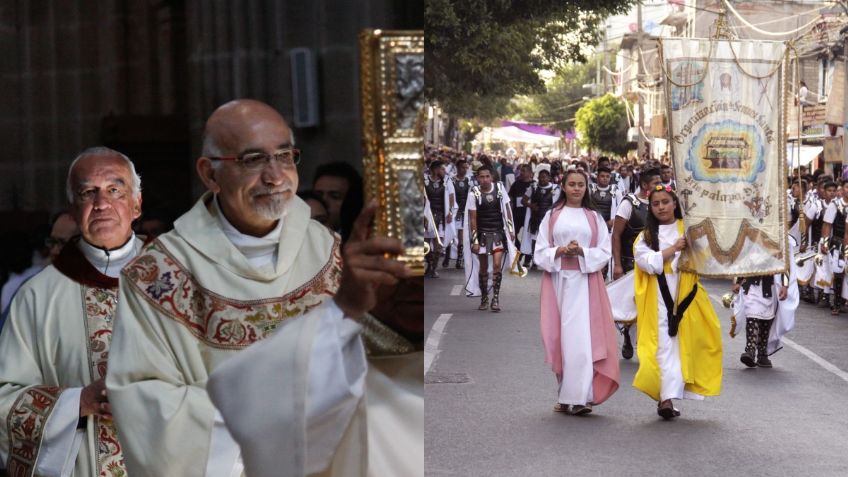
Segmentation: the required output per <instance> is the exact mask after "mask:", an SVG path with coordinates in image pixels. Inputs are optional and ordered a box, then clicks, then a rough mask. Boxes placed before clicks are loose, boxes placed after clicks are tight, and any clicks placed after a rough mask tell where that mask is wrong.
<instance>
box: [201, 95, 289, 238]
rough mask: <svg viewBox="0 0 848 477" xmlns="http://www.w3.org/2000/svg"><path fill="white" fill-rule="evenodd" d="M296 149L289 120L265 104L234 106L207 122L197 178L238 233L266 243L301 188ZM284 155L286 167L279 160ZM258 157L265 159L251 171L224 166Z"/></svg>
mask: <svg viewBox="0 0 848 477" xmlns="http://www.w3.org/2000/svg"><path fill="white" fill-rule="evenodd" d="M293 146H294V138H293V137H292V132H291V129H290V128H289V126H288V124H286V121H285V119H283V117H282V116H280V113H278V112H277V111H275V110H274V108H272V107H270V106H268V105H267V104H265V103H261V102H259V101H255V100H252V99H239V100H235V101H230V102H229V103H226V104H224V105H223V106H221V107H219V108H218V109H216V110H215V111H214V112H213V113H212V115H211V116H209V120H207V121H206V127H205V129H204V131H203V156H202V157H200V158H199V159H198V160H197V164H196V167H197V173H198V175H199V176H200V180H202V181H203V183H204V184H205V185H206V187H207V188H208V189H209V190H210V191H211V192H212V193H214V194H215V195H216V197H217V199H218V203H219V204H220V206H221V210H222V212H223V213H224V216H225V217H226V219H227V220H228V221H229V222H230V223H231V224H232V225H233V226H234V227H235V228H236V229H238V230H239V231H240V232H242V233H245V234H249V235H254V236H257V237H262V236H264V235H266V234H267V233H268V232H270V231H271V230H272V229H273V228H274V226H275V225H276V223H277V221H278V220H279V219H280V218H281V217H282V216H283V215H285V213H286V211H287V210H288V202H289V199H291V197H292V196H293V195H294V193H295V191H297V184H298V175H297V168H296V163H295V162H294V161H293V160H291V157H292V156H291V155H292V154H293V152H292V149H293ZM286 153H288V154H289V156H288V157H289V158H290V159H289V162H288V163H285V162H284V161H282V160H281V158H282V157H284V155H285V154H286ZM298 154H299V153H298ZM257 155H258V156H260V157H263V158H264V159H263V160H260V161H255V160H254V161H252V162H250V163H249V164H250V165H246V163H245V162H242V161H232V160H224V159H225V158H232V157H236V158H244V157H246V156H248V157H253V158H255V157H256V156H257Z"/></svg>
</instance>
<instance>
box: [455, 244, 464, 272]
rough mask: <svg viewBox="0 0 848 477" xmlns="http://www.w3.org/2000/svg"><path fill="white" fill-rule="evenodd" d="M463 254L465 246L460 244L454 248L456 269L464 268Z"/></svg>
mask: <svg viewBox="0 0 848 477" xmlns="http://www.w3.org/2000/svg"><path fill="white" fill-rule="evenodd" d="M464 252H465V244H462V243H460V244H459V245H457V246H456V269H457V270H459V269H460V268H464V267H465V256H464V255H463V253H464Z"/></svg>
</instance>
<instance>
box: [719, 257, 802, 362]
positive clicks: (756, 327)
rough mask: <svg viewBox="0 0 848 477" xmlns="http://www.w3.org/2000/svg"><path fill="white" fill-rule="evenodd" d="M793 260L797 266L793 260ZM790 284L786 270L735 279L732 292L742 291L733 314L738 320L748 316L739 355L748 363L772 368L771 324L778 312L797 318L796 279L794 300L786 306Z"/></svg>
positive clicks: (741, 359)
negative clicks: (769, 348)
mask: <svg viewBox="0 0 848 477" xmlns="http://www.w3.org/2000/svg"><path fill="white" fill-rule="evenodd" d="M790 262H791V263H792V264H793V266H794V261H790ZM791 278H794V277H791ZM790 284H791V281H790V276H789V275H787V274H785V273H780V274H777V275H761V276H755V277H747V278H740V279H738V280H737V281H736V284H735V285H734V287H733V292H734V293H739V292H740V291H741V292H742V295H741V296H740V299H739V300H738V302H739V303H737V304H736V306H734V315H735V319H736V320H741V319H743V318H744V319H745V352H743V353H742V356H740V358H739V359H740V361H742V363H744V364H745V366H747V367H749V368H755V367H757V366H759V367H761V368H771V367H772V364H771V360H770V359H769V355H770V354H771V353H770V352H769V350H768V345H769V334H770V333H771V328H772V323H774V322H775V317H777V316H778V314H779V313H784V314H785V313H790V314H792V316H793V317H794V313H795V309H796V308H797V307H798V297H797V282H796V284H795V288H796V293H795V297H794V301H793V300H789V302H788V303H787V304H786V305H783V303H785V302H786V298H787V296H788V294H789V286H790ZM793 305H794V306H793ZM793 321H794V318H793ZM773 351H774V350H773ZM773 351H772V352H773Z"/></svg>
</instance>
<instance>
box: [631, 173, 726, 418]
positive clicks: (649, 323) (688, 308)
mask: <svg viewBox="0 0 848 477" xmlns="http://www.w3.org/2000/svg"><path fill="white" fill-rule="evenodd" d="M648 200H649V203H650V209H649V214H648V217H647V225H646V227H645V230H644V231H643V233H642V234H641V235H640V236H639V237H638V238H637V239H636V242H635V244H634V252H635V253H634V256H635V257H636V265H637V266H636V275H635V283H636V284H635V287H636V290H635V292H636V308H637V325H638V333H639V335H638V343H639V346H638V349H637V354H638V356H639V370H638V371H637V372H636V376H635V377H634V378H633V386H634V387H635V388H636V389H639V390H640V391H642V392H644V393H645V394H647V395H648V396H650V397H651V398H652V399H654V400H656V401H657V403H658V406H657V413H658V414H659V415H660V416H661V417H663V418H664V419H671V418H674V417H677V416H679V415H680V411H678V410H677V409H675V408H674V406H673V404H672V399H699V400H700V399H703V398H704V396H717V395H718V394H719V392H720V391H721V375H722V364H721V363H722V362H721V333H720V332H721V330H720V326H719V321H718V317H717V316H716V313H715V310H714V309H713V307H712V304H711V303H710V299H709V296H708V295H707V292H706V290H705V289H704V288H703V287H702V286H701V284H700V283H699V281H698V275H697V274H695V273H691V272H683V271H679V270H678V268H677V261H678V258H679V257H680V252H681V251H682V250H684V249H685V248H686V246H687V244H686V238H685V237H684V236H683V221H682V217H683V215H682V212H681V209H680V203H679V201H678V199H677V196H676V195H675V194H674V192H673V191H672V190H671V188H670V187H666V186H662V185H658V186H656V187H655V188H654V189H653V190H651V193H650V195H649V196H648ZM661 275H664V276H665V282H666V288H667V291H668V293H667V296H666V297H665V298H664V297H663V295H664V293H663V290H662V288H663V287H662V286H661V282H662V280H661V277H660V276H661ZM672 301H673V303H672ZM666 303H669V305H670V306H669V307H667V306H666ZM668 308H672V309H673V310H674V313H669V312H668ZM670 325H671V326H670Z"/></svg>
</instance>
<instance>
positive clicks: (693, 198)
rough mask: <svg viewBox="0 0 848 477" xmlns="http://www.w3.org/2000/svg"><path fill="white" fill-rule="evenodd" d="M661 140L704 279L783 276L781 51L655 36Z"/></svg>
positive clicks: (684, 262) (776, 46)
mask: <svg viewBox="0 0 848 477" xmlns="http://www.w3.org/2000/svg"><path fill="white" fill-rule="evenodd" d="M660 46H661V57H660V61H661V63H662V66H663V72H664V76H665V95H666V96H665V97H666V105H667V109H668V118H669V127H668V131H669V132H668V136H669V137H668V139H669V144H670V148H671V157H672V160H673V162H674V171H675V175H676V180H677V193H678V196H679V199H680V204H681V206H682V208H683V213H684V218H683V221H684V224H685V225H686V237H687V240H688V243H689V248H688V249H687V251H686V253H684V254H683V256H682V257H681V260H680V264H679V266H680V268H681V269H683V270H688V271H693V272H697V273H699V274H700V275H703V276H708V277H734V276H752V275H766V274H773V273H780V272H783V271H785V270H788V265H789V260H790V254H789V253H788V252H787V247H786V242H787V238H786V225H785V220H786V214H787V209H786V189H787V185H786V173H785V171H786V157H785V151H786V148H785V147H784V144H785V142H786V138H785V129H784V122H785V118H784V111H785V109H786V95H785V85H784V81H785V77H786V68H787V64H788V61H786V45H785V44H784V43H781V42H772V41H754V40H742V41H736V40H726V39H691V38H664V39H661V42H660Z"/></svg>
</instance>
